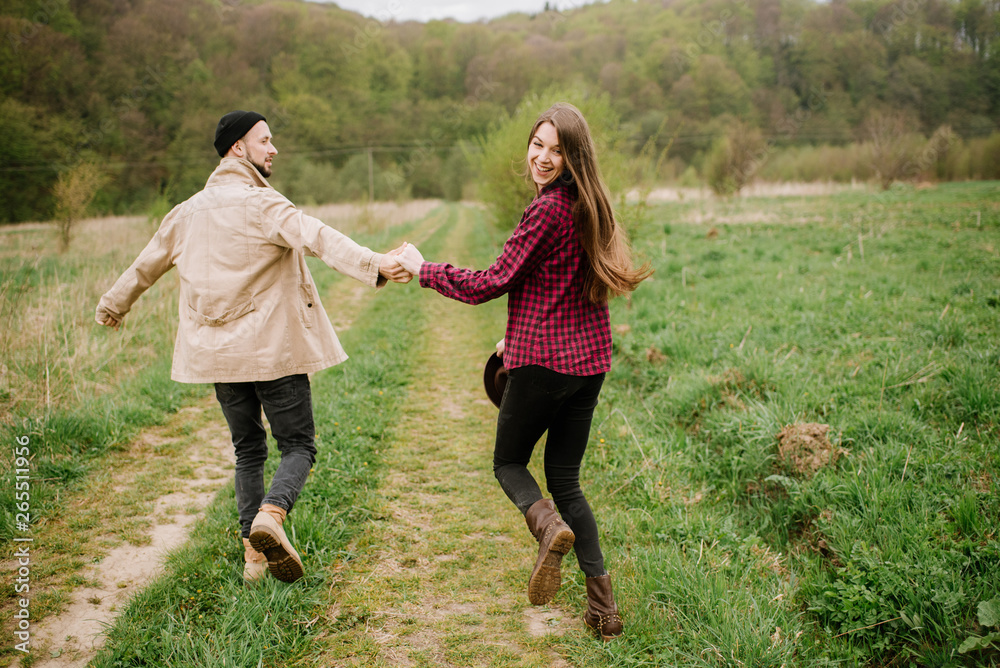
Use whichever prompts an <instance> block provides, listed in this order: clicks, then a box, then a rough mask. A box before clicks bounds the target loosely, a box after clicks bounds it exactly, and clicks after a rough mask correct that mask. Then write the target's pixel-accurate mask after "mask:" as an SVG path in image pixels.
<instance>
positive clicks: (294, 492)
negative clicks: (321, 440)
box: [215, 374, 316, 538]
mask: <svg viewBox="0 0 1000 668" xmlns="http://www.w3.org/2000/svg"><path fill="white" fill-rule="evenodd" d="M215 397H216V398H217V399H218V400H219V405H220V406H222V414H223V415H225V416H226V422H227V423H229V431H230V433H231V434H232V436H233V447H234V448H235V449H236V508H237V510H238V511H239V516H240V533H242V535H243V537H244V538H249V537H250V525H251V524H253V520H254V518H255V517H256V516H257V510H258V509H259V508H260V507H261V505H263V504H265V503H270V504H272V505H275V506H278V507H279V508H284V509H285V510H291V509H292V506H293V505H295V500H296V499H297V498H298V496H299V493H300V492H301V491H302V488H303V487H305V484H306V478H308V477H309V470H310V469H311V468H312V465H313V462H314V461H316V443H315V441H316V427H315V425H314V423H313V412H312V391H311V389H310V387H309V376H307V375H306V374H299V375H295V376H285V377H284V378H278V379H277V380H268V381H258V382H255V383H216V384H215ZM261 408H263V409H264V414H265V415H267V421H268V423H269V424H270V426H271V433H272V434H273V435H274V440H275V441H277V442H278V450H279V451H280V452H281V464H279V465H278V470H277V471H275V473H274V478H273V479H272V480H271V488H270V490H268V492H267V495H266V496H265V494H264V463H265V462H266V461H267V432H266V431H265V430H264V423H263V421H262V420H261V414H260V412H261Z"/></svg>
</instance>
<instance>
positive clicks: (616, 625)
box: [583, 573, 622, 642]
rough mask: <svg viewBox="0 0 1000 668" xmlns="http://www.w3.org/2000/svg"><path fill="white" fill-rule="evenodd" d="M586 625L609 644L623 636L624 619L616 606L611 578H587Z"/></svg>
mask: <svg viewBox="0 0 1000 668" xmlns="http://www.w3.org/2000/svg"><path fill="white" fill-rule="evenodd" d="M583 621H584V623H585V624H586V625H587V626H588V627H589V628H591V629H593V630H594V631H597V633H598V635H600V636H601V640H603V641H604V642H607V641H609V640H614V639H615V638H617V637H618V636H620V635H621V634H622V618H621V615H619V614H618V606H617V605H615V595H614V594H613V593H611V576H610V575H608V574H607V573H605V574H604V575H601V576H600V577H596V578H587V612H585V613H584V615H583Z"/></svg>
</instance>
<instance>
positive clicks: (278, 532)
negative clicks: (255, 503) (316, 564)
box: [250, 503, 303, 582]
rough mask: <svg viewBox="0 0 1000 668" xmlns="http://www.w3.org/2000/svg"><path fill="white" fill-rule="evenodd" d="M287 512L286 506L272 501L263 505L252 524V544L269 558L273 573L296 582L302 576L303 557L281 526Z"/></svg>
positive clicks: (268, 561) (268, 563)
mask: <svg viewBox="0 0 1000 668" xmlns="http://www.w3.org/2000/svg"><path fill="white" fill-rule="evenodd" d="M285 514H286V512H285V509H284V508H279V507H278V506H275V505H272V504H270V503H265V504H264V505H262V506H261V507H260V512H259V513H257V517H255V518H254V520H253V524H252V525H251V526H250V544H251V545H253V547H254V549H255V550H257V551H258V552H262V553H263V554H264V556H265V557H266V558H267V569H268V570H269V571H271V575H273V576H274V577H276V578H278V579H279V580H281V581H282V582H295V581H296V580H298V579H299V578H300V577H302V573H303V571H302V559H300V558H299V553H298V552H296V551H295V548H294V547H292V544H291V543H290V542H288V537H287V536H285V530H284V529H282V528H281V525H282V524H283V523H284V522H285Z"/></svg>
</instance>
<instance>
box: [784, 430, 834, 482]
mask: <svg viewBox="0 0 1000 668" xmlns="http://www.w3.org/2000/svg"><path fill="white" fill-rule="evenodd" d="M829 431H830V425H828V424H819V423H816V422H797V423H795V424H790V425H786V426H785V428H784V429H782V430H781V432H780V433H778V436H777V438H778V461H779V463H780V464H781V465H782V467H783V468H785V469H786V470H788V471H790V472H792V473H795V474H798V475H802V476H805V477H807V478H810V477H812V476H813V475H815V474H816V472H817V471H818V470H820V469H821V468H823V467H824V466H829V465H832V464H834V463H835V462H836V461H837V460H838V459H839V458H840V457H841V456H842V455H847V454H849V453H848V451H847V450H844V449H842V448H839V447H837V446H835V445H834V444H833V443H831V442H830V439H829V438H828V437H827V433H828V432H829Z"/></svg>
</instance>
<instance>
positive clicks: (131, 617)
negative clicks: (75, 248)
mask: <svg viewBox="0 0 1000 668" xmlns="http://www.w3.org/2000/svg"><path fill="white" fill-rule="evenodd" d="M998 195H1000V187H998V185H997V184H996V183H970V184H947V185H942V186H939V187H937V188H935V189H932V190H922V191H916V190H913V189H912V188H894V189H893V190H890V191H889V192H887V193H884V194H874V193H864V192H856V191H855V192H849V193H844V194H839V195H833V196H829V197H810V198H797V197H788V198H744V199H736V200H724V201H717V200H710V201H694V202H683V203H678V204H671V205H666V206H660V207H656V208H654V209H652V210H651V211H650V212H649V216H648V219H647V220H646V221H644V222H643V223H641V224H640V225H639V226H638V227H637V228H636V229H635V230H634V231H633V233H634V243H635V246H636V249H637V251H638V253H639V254H640V256H643V257H646V258H648V259H650V260H651V262H652V263H653V265H654V267H655V268H656V274H655V275H654V278H653V279H652V280H650V281H648V282H646V283H644V284H643V285H642V286H640V288H639V290H638V291H637V292H636V293H635V294H634V296H633V297H632V299H631V300H618V301H616V302H615V303H614V304H613V306H612V322H613V325H614V326H615V327H616V328H618V331H617V332H616V334H615V350H614V361H613V369H612V372H611V373H610V374H609V377H608V380H607V382H606V384H605V389H604V391H603V393H602V397H601V404H600V405H599V407H598V411H597V415H596V419H595V423H594V432H593V434H592V436H593V438H592V442H591V446H590V449H589V451H588V454H587V458H586V460H585V463H584V468H583V471H584V476H585V480H584V489H585V491H586V492H587V493H588V496H589V498H590V499H591V502H592V505H593V506H594V509H595V513H596V515H597V518H598V522H599V525H600V526H601V529H602V545H603V547H604V548H605V553H606V561H607V564H608V568H609V569H610V571H611V572H612V574H613V578H614V583H615V588H616V594H617V596H618V599H619V604H620V606H621V608H622V611H623V613H624V616H625V624H626V634H625V636H624V637H623V638H622V639H621V640H619V641H617V642H614V643H608V644H602V643H599V642H596V641H594V639H593V638H592V637H591V636H589V635H587V634H585V633H582V632H580V633H575V632H574V633H568V634H566V635H565V636H562V637H561V638H558V639H545V640H539V641H537V642H538V643H539V644H544V643H548V644H549V645H550V646H552V647H554V648H555V649H556V650H557V651H558V652H559V653H560V654H563V655H564V656H566V658H567V660H568V661H569V663H570V664H571V665H574V666H578V667H581V668H582V667H586V666H672V665H678V666H738V665H745V666H783V665H784V666H823V665H848V666H854V665H858V666H861V665H870V666H904V665H920V666H923V665H933V666H960V665H970V666H976V665H998V664H1000V654H998V653H997V651H996V650H995V649H989V648H988V649H985V650H974V651H972V652H969V653H966V654H961V653H959V651H958V648H959V645H960V644H961V643H962V642H963V641H964V640H965V639H966V638H968V637H970V636H972V635H978V636H984V635H986V634H987V633H988V632H989V631H990V629H987V628H985V627H983V626H981V625H980V622H979V621H978V618H977V609H978V606H979V604H980V603H981V602H984V601H989V600H991V599H994V598H996V597H997V596H998V594H1000V568H998V564H1000V540H998V535H997V528H996V527H997V526H998V525H1000V470H998V467H1000V447H998V446H1000V429H998V428H1000V342H998V339H997V332H998V328H997V317H998V314H1000V287H998V286H1000V204H998V202H1000V197H998ZM977 213H978V215H977ZM452 214H453V211H451V213H445V212H441V211H439V212H437V213H436V214H432V215H437V216H445V215H449V216H450V215H452ZM698 217H701V218H703V219H704V220H706V221H707V222H706V223H705V224H696V223H694V222H691V221H692V220H694V219H696V218H698ZM741 220H747V221H751V222H740V221H741ZM752 221H758V222H752ZM760 221H763V222H760ZM712 228H714V229H712ZM442 230H443V231H442V232H440V233H439V234H446V233H447V230H446V229H444V228H442ZM405 231H406V230H403V232H405ZM474 238H475V239H476V241H475V243H477V244H480V245H486V246H491V247H492V248H494V249H498V243H499V242H500V241H502V236H501V235H500V234H499V233H497V234H494V235H493V239H492V240H484V239H483V237H482V235H481V234H479V235H477V236H475V237H474ZM367 242H368V243H369V245H372V246H373V247H384V246H388V245H389V242H388V238H387V237H385V238H383V237H377V238H376V237H373V238H372V239H371V240H367ZM439 242H440V238H438V239H437V240H435V241H433V243H431V242H428V243H429V244H431V245H430V246H428V247H433V244H437V243H439ZM315 275H316V277H317V279H318V280H319V281H320V282H321V290H322V291H323V292H324V293H325V292H326V291H328V290H330V289H333V288H335V287H336V285H335V284H336V283H337V282H338V281H340V280H343V279H340V278H338V277H337V276H336V275H335V274H333V273H332V272H323V271H317V272H316V273H315ZM413 289H415V288H413V286H409V287H408V288H404V289H402V290H399V289H396V286H389V287H388V288H387V289H386V290H385V291H383V292H382V293H381V294H380V295H378V296H377V297H376V298H374V299H370V297H366V299H370V302H371V303H370V306H369V310H368V311H367V312H366V313H364V314H363V315H362V317H359V319H358V320H357V321H356V322H355V324H354V325H353V326H352V328H351V329H350V330H349V331H348V332H346V333H345V334H344V336H343V339H344V342H345V346H346V347H347V349H348V351H349V352H350V353H351V355H352V357H351V359H350V361H348V362H347V363H346V364H344V365H341V366H339V367H337V368H335V369H332V370H328V371H325V372H322V373H320V374H317V375H316V376H315V377H314V391H315V395H316V399H315V401H314V405H315V409H316V417H317V427H318V435H319V440H320V459H319V460H318V461H317V463H316V469H315V472H314V474H313V475H312V476H311V478H310V480H309V483H308V484H307V485H306V489H305V492H304V493H303V495H302V497H301V498H300V501H299V504H298V505H297V506H296V510H295V512H294V513H293V514H292V516H291V517H292V519H291V522H290V524H289V526H290V527H291V529H292V531H293V532H294V533H293V536H294V540H295V541H296V544H297V545H299V546H301V548H302V551H303V552H304V555H305V558H306V560H307V565H308V575H307V577H306V578H305V580H304V581H303V582H302V583H300V584H297V585H294V586H286V585H283V584H281V583H277V582H274V581H273V580H267V581H265V583H264V584H263V586H261V587H258V588H252V589H248V588H246V587H244V586H243V584H242V581H241V579H240V568H241V564H240V555H241V547H240V545H239V543H238V541H237V539H236V534H235V531H236V518H235V510H234V508H233V501H232V492H231V491H229V490H226V491H224V492H222V493H221V494H220V495H219V497H218V498H217V499H216V501H215V502H214V503H213V504H212V506H211V507H210V509H209V511H208V513H207V516H206V518H205V519H204V520H203V521H202V522H200V523H199V524H198V525H197V526H196V528H195V530H194V533H193V534H192V538H191V540H190V542H189V543H188V544H187V545H185V546H184V547H183V548H182V549H181V550H180V551H178V552H176V553H175V554H173V555H172V557H171V559H170V562H169V563H168V565H167V568H166V572H165V573H164V575H163V577H161V578H160V579H158V580H157V581H156V582H155V583H154V584H153V585H151V586H150V587H149V588H148V589H147V590H145V591H144V592H142V593H141V594H140V595H139V596H138V597H136V598H135V599H133V600H132V602H131V603H130V604H129V606H128V608H127V609H126V610H125V611H124V612H123V614H122V615H121V617H120V618H119V620H118V621H117V622H116V623H115V625H114V626H113V627H112V628H111V630H110V631H109V636H108V645H107V648H106V649H105V650H104V652H103V653H102V654H100V655H99V657H98V658H97V659H96V660H95V661H94V663H93V665H97V666H142V665H149V666H154V665H155V666H189V665H235V666H257V665H261V666H291V665H317V660H318V659H317V655H316V651H317V650H316V647H317V646H319V647H322V646H323V643H321V642H320V643H317V642H316V641H317V640H318V639H320V636H322V635H324V634H330V635H332V636H340V635H343V636H345V637H347V636H350V637H355V638H357V639H358V643H359V645H358V647H359V649H358V652H359V654H357V655H355V657H356V658H357V657H360V656H362V655H365V656H367V655H371V656H376V655H378V653H379V645H378V644H377V643H376V642H375V641H374V640H371V639H370V638H369V637H368V636H367V635H366V634H365V632H364V629H365V627H366V624H367V622H368V621H369V620H368V617H366V613H365V610H364V607H363V606H358V607H356V609H355V608H352V609H351V610H342V611H340V613H339V614H336V615H334V614H332V613H331V607H330V604H331V601H330V592H331V591H332V587H333V584H334V580H335V578H336V577H337V573H338V572H339V569H340V568H341V566H342V565H343V564H344V563H346V562H348V561H350V560H352V559H354V558H355V556H356V555H354V554H352V552H351V547H350V546H351V545H352V542H351V541H352V539H354V538H358V542H357V544H358V545H366V543H365V540H364V538H363V537H362V534H363V532H365V531H366V526H367V525H368V524H369V522H370V521H371V520H376V521H377V520H378V516H377V513H378V512H379V508H380V507H381V502H380V495H381V494H382V493H383V492H381V491H379V485H380V484H381V481H382V478H383V476H384V474H385V472H386V471H387V470H388V469H387V467H388V466H390V465H391V464H392V462H386V461H384V459H385V458H384V451H383V447H384V445H385V443H386V442H387V441H388V440H389V439H391V437H392V434H393V425H394V424H395V423H396V422H397V420H398V419H399V418H400V410H401V406H402V405H403V404H402V402H403V400H404V399H405V396H404V395H405V386H406V384H407V383H409V382H413V379H414V378H417V377H419V373H420V369H419V368H413V367H412V365H411V363H410V359H411V352H412V351H413V350H414V349H415V348H413V346H414V345H415V343H416V342H414V341H409V340H408V338H407V336H406V334H407V333H409V332H410V331H411V330H409V329H407V325H406V323H408V322H411V323H413V322H420V320H419V318H420V317H421V316H419V315H418V314H417V312H416V311H415V310H414V309H416V308H417V307H416V300H411V299H409V297H408V296H407V294H406V291H407V290H413ZM324 303H325V305H326V306H327V308H328V309H329V310H330V311H331V312H335V310H336V305H335V304H333V303H326V302H324ZM477 313H478V312H477ZM412 331H413V332H420V331H423V330H422V329H420V327H417V326H414V327H413V328H412ZM429 331H432V330H429ZM154 368H155V365H154ZM150 373H151V375H150V376H149V377H150V378H160V379H162V378H163V375H164V374H165V369H164V368H163V367H160V368H159V371H156V372H155V373H154V372H152V371H151V372H150ZM133 382H134V383H136V384H134V385H129V386H123V387H122V389H121V390H118V391H116V392H115V393H114V394H113V395H112V396H109V397H108V398H107V399H106V401H108V404H107V410H106V411H105V412H103V413H102V412H100V411H96V412H95V411H90V410H80V411H77V412H74V411H76V410H77V409H75V408H72V407H71V409H72V410H69V411H68V412H67V415H76V416H77V421H78V422H79V425H78V426H73V425H74V422H73V420H70V419H69V418H66V426H63V427H60V428H59V432H60V433H63V432H65V433H70V432H72V431H73V430H74V429H80V430H81V432H80V433H82V434H86V433H91V432H93V433H95V434H97V436H96V437H94V438H93V439H90V440H88V438H84V437H78V438H77V437H74V438H73V439H66V441H67V443H76V444H77V445H65V446H59V447H60V448H64V450H60V451H59V452H60V453H63V454H60V456H57V457H51V458H50V460H49V461H48V462H47V463H46V466H48V467H49V468H48V469H47V475H51V476H52V478H53V479H56V480H62V481H65V483H66V484H68V485H70V486H72V485H74V484H82V481H83V480H85V479H87V477H88V476H90V475H92V472H91V471H90V469H87V468H86V466H89V465H88V464H87V463H86V462H88V461H90V460H88V456H90V455H89V454H88V453H94V454H93V460H92V461H97V462H100V461H108V460H107V459H106V458H107V457H109V456H111V455H113V452H114V448H115V447H119V446H118V445H117V444H119V443H123V442H126V441H127V440H128V438H130V434H132V433H134V432H131V431H129V429H130V427H129V425H130V424H132V422H131V421H132V419H133V418H131V417H128V416H129V415H131V414H132V413H134V414H135V416H136V417H135V418H134V419H136V420H142V419H145V418H144V417H143V416H146V415H152V416H154V417H155V415H156V414H157V413H156V411H161V410H169V409H170V407H171V406H174V405H176V402H177V401H179V400H182V399H178V398H176V397H175V398H173V399H172V398H171V397H170V396H169V394H167V389H166V387H165V385H166V383H163V381H162V380H161V381H157V382H160V383H163V384H162V385H157V384H156V383H154V382H153V381H144V380H142V378H141V377H137V379H136V380H135V381H133ZM143 387H148V391H147V392H143V390H142V389H141V388H143ZM380 392H381V394H380ZM147 395H148V396H147ZM161 395H162V396H161ZM125 398H129V402H126V403H121V402H124V400H125ZM95 401H96V399H95ZM133 401H134V402H135V403H134V405H133V404H132V403H131V402H133ZM119 410H120V411H122V412H121V413H116V412H115V411H119ZM102 416H103V417H102ZM115 416H117V417H115ZM796 422H816V423H822V424H826V425H829V427H830V429H829V437H830V440H831V441H832V444H833V446H834V447H835V448H836V449H839V450H843V451H844V452H845V454H844V455H843V456H841V457H840V458H839V459H838V460H836V462H835V463H834V464H833V465H829V466H826V467H823V468H821V469H819V470H818V471H817V472H816V473H815V475H806V474H801V473H797V472H795V471H794V470H792V469H790V468H789V467H788V466H787V465H785V464H782V463H781V462H780V460H779V457H778V440H777V434H778V433H779V432H780V431H781V430H782V428H783V427H784V426H785V425H788V424H791V423H796ZM359 427H360V429H359ZM88 430H89V431H88ZM107 434H112V435H114V434H118V435H116V436H114V437H111V436H107ZM489 437H490V434H487V433H484V434H483V435H482V438H483V439H485V440H484V442H488V441H489ZM73 448H76V449H77V450H73ZM102 453H103V454H102ZM71 454H72V455H73V456H70V455H71ZM273 459H274V461H273V462H272V464H276V460H277V458H276V457H275V458H273ZM81 462H83V464H81ZM42 463H43V462H41V461H40V462H39V465H41V464H42ZM81 465H82V466H84V467H85V468H84V469H83V470H80V469H78V468H77V467H79V466H81ZM76 481H80V482H76ZM448 489H451V488H450V487H449V488H448ZM444 490H445V488H443V487H442V489H441V490H436V491H444ZM449 493H453V492H449ZM85 520H86V518H80V521H85ZM381 547H384V546H381ZM381 547H380V549H381ZM441 549H442V550H443V551H447V550H448V549H450V548H449V547H448V546H447V545H445V544H444V543H442V547H441ZM454 568H456V569H459V570H461V571H462V572H465V571H469V575H470V577H471V576H472V575H473V573H472V571H474V570H475V569H477V568H484V566H483V565H482V560H477V559H462V560H456V562H454ZM444 572H445V569H443V570H442V573H444ZM518 577H519V576H518ZM470 581H472V580H471V579H470ZM521 584H522V583H521V582H520V579H517V581H516V582H515V581H514V580H510V581H509V582H507V581H503V582H499V583H498V585H497V586H498V588H500V590H501V591H503V592H505V595H509V594H508V593H507V592H508V590H509V591H511V592H513V591H516V590H517V588H518V587H520V586H521ZM53 596H55V594H53ZM583 600H584V593H583V580H582V576H580V574H579V573H578V571H577V569H575V568H568V569H567V577H566V578H565V580H564V586H563V590H562V591H561V592H560V594H559V601H560V602H561V604H562V605H565V606H567V607H568V608H569V610H568V612H569V614H571V615H572V616H573V617H577V618H578V617H579V615H580V614H582V609H583V608H582V605H583V603H582V602H583ZM42 603H43V604H46V605H53V606H54V605H57V604H58V601H57V600H52V601H49V602H45V601H43V602H42ZM355 612H357V614H355ZM428 614H433V612H428ZM489 614H490V615H504V614H510V616H511V619H510V624H511V628H512V629H513V628H514V627H515V626H519V625H520V624H521V623H522V620H521V619H520V617H519V616H518V615H517V614H515V613H513V612H508V611H506V609H505V608H503V607H502V606H498V607H496V608H495V609H491V610H490V611H489ZM279 619H280V623H278V621H277V620H279ZM577 621H578V620H577ZM477 626H478V625H477V623H476V620H475V619H468V618H465V617H462V618H460V619H457V620H456V622H455V637H454V638H450V639H448V642H449V643H452V645H453V646H454V647H456V648H457V647H462V648H466V649H463V650H462V652H461V653H459V654H455V655H454V657H453V658H455V660H456V661H463V662H468V663H470V664H475V665H478V663H477V662H479V663H482V664H483V665H501V664H502V663H503V661H504V658H503V657H504V656H506V654H504V651H503V650H496V651H494V650H489V649H484V650H483V653H481V654H478V655H470V654H468V653H467V651H468V650H467V647H468V645H469V643H468V642H467V641H468V638H470V637H472V636H474V635H475V633H476V627H477ZM352 629H357V630H358V631H357V633H356V634H355V633H352V631H351V630H352ZM366 638H367V641H366ZM364 642H368V645H366V646H364V647H361V645H362V644H363V643H364ZM345 651H346V650H345ZM352 651H354V650H352ZM419 654H420V653H419V651H417V652H415V653H414V654H413V656H414V657H418V658H419ZM223 659H225V663H224V664H223V663H222V660H223ZM380 660H381V659H380ZM420 660H421V661H423V662H424V663H427V664H428V665H429V664H430V663H431V662H433V660H434V659H433V657H432V656H430V655H428V656H426V657H423V658H421V659H420ZM513 660H514V659H511V661H513ZM491 661H493V662H492V663H490V662H491ZM498 662H499V663H498ZM359 665H360V664H359Z"/></svg>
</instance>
